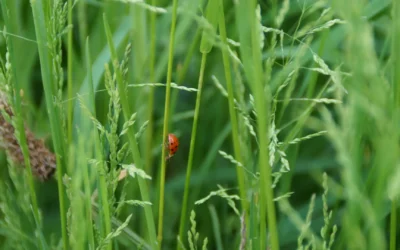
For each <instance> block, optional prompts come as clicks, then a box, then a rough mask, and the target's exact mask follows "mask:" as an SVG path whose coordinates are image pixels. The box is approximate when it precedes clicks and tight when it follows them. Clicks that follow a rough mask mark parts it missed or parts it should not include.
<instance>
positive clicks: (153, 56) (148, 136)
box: [145, 0, 157, 175]
mask: <svg viewBox="0 0 400 250" xmlns="http://www.w3.org/2000/svg"><path fill="white" fill-rule="evenodd" d="M151 4H152V5H153V6H156V5H157V0H152V1H151ZM156 39H157V31H156V13H155V12H151V14H150V56H149V57H150V58H149V69H150V82H155V81H156V76H155V64H156ZM153 109H154V88H150V90H149V94H148V100H147V110H148V112H147V120H148V122H149V123H148V125H147V131H146V161H145V162H146V165H145V171H146V172H147V173H148V174H149V175H152V173H151V172H152V171H151V170H152V169H151V166H152V162H153V157H152V145H153V127H154V119H153V113H154V112H153Z"/></svg>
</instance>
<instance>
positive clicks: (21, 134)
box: [1, 0, 46, 249]
mask: <svg viewBox="0 0 400 250" xmlns="http://www.w3.org/2000/svg"><path fill="white" fill-rule="evenodd" d="M8 5H9V3H7V1H6V0H3V1H1V9H2V11H3V18H4V22H5V25H6V27H7V29H8V31H9V32H11V33H14V34H17V33H16V31H17V30H16V24H15V22H11V20H10V18H11V17H10V16H9V15H10V14H9V9H8ZM7 39H8V43H7V45H8V51H9V60H10V62H11V66H12V68H11V69H12V72H11V74H12V78H13V79H12V82H13V86H14V91H13V92H14V93H13V96H14V100H12V102H13V107H14V119H15V125H16V129H15V132H18V133H16V134H15V136H16V137H17V136H18V143H19V146H20V148H21V151H22V154H23V157H24V164H25V168H26V170H27V173H28V175H27V178H28V182H29V194H30V199H31V203H32V212H33V217H34V219H35V222H36V226H37V231H38V233H39V235H40V236H39V239H40V243H41V249H46V243H45V241H44V237H43V229H42V227H43V226H42V221H41V219H40V218H41V217H40V213H39V207H38V203H37V198H36V192H35V184H34V181H33V175H32V169H31V162H30V158H29V148H28V144H27V141H26V134H25V127H24V121H23V119H22V108H21V96H20V91H21V90H22V88H21V87H20V84H19V81H18V74H17V68H16V67H15V65H16V64H15V62H16V58H15V51H14V40H15V39H16V38H15V37H13V36H8V37H7Z"/></svg>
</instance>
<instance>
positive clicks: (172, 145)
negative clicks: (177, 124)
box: [165, 134, 179, 160]
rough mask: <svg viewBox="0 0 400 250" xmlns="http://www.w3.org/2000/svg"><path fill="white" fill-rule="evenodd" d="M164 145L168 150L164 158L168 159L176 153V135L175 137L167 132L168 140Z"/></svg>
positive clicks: (177, 143) (177, 145) (177, 144)
mask: <svg viewBox="0 0 400 250" xmlns="http://www.w3.org/2000/svg"><path fill="white" fill-rule="evenodd" d="M165 146H166V149H167V150H169V152H168V156H167V158H166V160H168V159H169V158H171V157H172V156H173V155H174V154H175V153H176V151H178V147H179V140H178V137H176V135H174V134H168V142H167V144H166V145H165Z"/></svg>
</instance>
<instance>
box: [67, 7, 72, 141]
mask: <svg viewBox="0 0 400 250" xmlns="http://www.w3.org/2000/svg"><path fill="white" fill-rule="evenodd" d="M72 2H73V0H68V26H69V27H72ZM72 52H73V51H72V29H69V30H68V49H67V61H68V62H67V64H68V65H67V70H68V72H67V88H68V90H67V91H68V99H72V60H73V57H72ZM67 114H68V116H67V117H68V120H67V138H68V142H70V141H71V139H72V102H68V109H67Z"/></svg>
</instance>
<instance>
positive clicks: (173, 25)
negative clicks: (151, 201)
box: [157, 0, 178, 249]
mask: <svg viewBox="0 0 400 250" xmlns="http://www.w3.org/2000/svg"><path fill="white" fill-rule="evenodd" d="M177 9H178V0H174V1H173V6H172V20H171V30H170V37H169V49H168V69H167V87H166V92H165V107H164V127H163V145H165V143H166V142H167V135H168V123H169V105H170V95H171V80H172V67H173V59H174V42H175V29H176V18H177ZM166 156H167V154H166V148H165V147H162V156H161V176H160V199H159V209H158V211H159V212H158V216H159V217H158V236H157V240H158V248H159V249H162V247H161V246H162V237H163V219H164V189H165V169H166V161H165V158H166Z"/></svg>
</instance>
